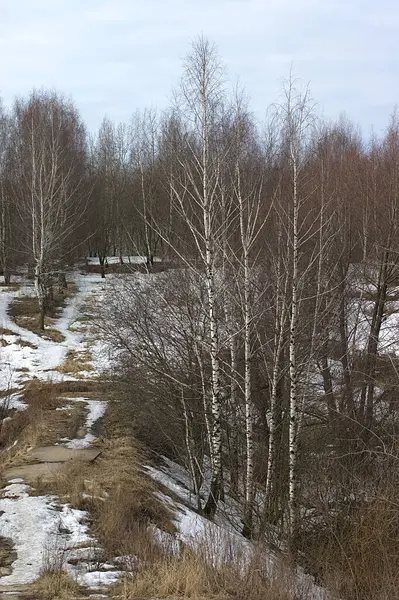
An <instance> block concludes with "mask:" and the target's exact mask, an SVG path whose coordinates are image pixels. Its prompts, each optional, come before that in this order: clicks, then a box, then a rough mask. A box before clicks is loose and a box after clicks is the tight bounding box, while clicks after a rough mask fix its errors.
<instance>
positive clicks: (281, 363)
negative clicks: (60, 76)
mask: <svg viewBox="0 0 399 600" xmlns="http://www.w3.org/2000/svg"><path fill="white" fill-rule="evenodd" d="M398 208H399V125H398V121H397V118H396V115H395V114H393V116H392V118H391V121H390V124H389V126H388V127H387V130H386V132H385V133H384V135H383V136H380V137H377V136H375V137H372V138H371V139H370V140H369V141H367V142H366V141H365V140H364V139H363V138H362V136H361V135H360V134H359V132H358V130H357V129H356V128H355V127H354V126H353V125H352V124H351V123H350V122H348V121H347V120H346V119H345V118H341V119H340V120H338V122H335V123H326V122H323V121H322V120H321V119H319V118H318V117H317V111H316V108H315V104H314V102H313V100H312V98H311V96H310V93H309V90H308V89H306V88H304V89H302V88H301V87H300V85H299V84H298V83H297V82H296V81H295V80H294V79H293V78H292V77H290V78H289V79H288V81H287V82H286V84H285V85H284V87H283V90H282V94H281V98H280V101H279V103H277V104H275V105H273V106H272V107H270V108H269V110H268V114H267V120H266V123H265V124H262V125H260V124H259V123H257V122H256V121H255V119H254V117H253V115H252V114H251V112H250V108H249V105H248V102H247V101H246V98H245V94H244V93H242V92H240V91H239V90H233V91H232V92H229V90H228V87H227V85H226V83H225V72H224V68H223V65H222V64H221V62H220V59H219V57H218V54H217V52H216V50H215V48H214V47H213V46H212V44H210V43H209V42H208V41H207V40H206V39H203V38H199V39H198V40H197V41H196V42H194V44H193V48H192V52H191V54H189V56H188V57H187V59H186V61H185V62H184V65H183V74H182V80H181V85H180V87H179V89H178V90H177V91H176V94H175V101H174V103H173V106H172V107H171V109H170V110H168V111H166V113H163V114H159V113H157V112H156V111H155V110H148V109H147V110H144V111H142V112H137V113H135V114H134V115H133V117H132V120H131V122H130V123H129V124H119V125H115V124H113V123H112V122H111V121H110V120H108V119H104V121H103V123H102V125H101V127H100V129H99V132H98V134H97V135H96V136H94V137H92V138H91V137H90V136H88V134H87V131H86V129H85V127H84V124H83V122H82V120H81V118H80V116H79V113H78V111H77V109H76V107H74V105H73V104H72V102H71V101H69V100H66V99H65V98H63V97H62V96H60V95H58V94H56V93H53V92H48V91H44V92H34V93H33V94H32V95H31V96H30V97H29V98H28V99H18V100H17V101H16V102H15V104H14V106H13V107H12V109H11V110H10V111H8V112H7V111H5V110H4V109H2V111H1V118H0V221H1V229H0V249H1V268H2V270H3V274H4V278H5V280H6V281H9V279H10V275H11V273H12V272H13V270H15V268H16V267H17V266H18V265H20V264H28V265H29V268H30V269H31V271H32V276H33V277H34V281H35V288H36V292H37V298H38V303H39V307H40V311H41V315H42V318H43V321H42V326H44V315H45V314H46V310H47V308H46V307H47V306H48V303H49V302H51V289H52V286H53V285H54V281H55V280H57V279H58V284H60V285H61V284H62V281H63V280H62V276H63V274H64V272H65V269H66V268H67V266H68V264H71V263H73V261H75V260H76V258H77V257H78V256H82V255H84V254H90V255H91V256H97V257H98V260H99V264H100V265H101V268H102V272H103V275H104V276H105V270H106V269H105V264H106V257H107V256H110V255H113V256H119V258H120V263H121V264H122V263H123V262H124V257H125V256H126V255H128V256H129V255H132V254H135V255H137V254H139V255H143V256H145V259H146V265H147V276H145V277H144V276H143V277H138V276H136V277H126V278H124V279H122V280H118V281H117V284H116V285H117V288H116V290H114V291H113V293H111V294H110V295H109V296H108V297H107V301H106V302H105V303H104V305H103V307H102V308H101V311H100V313H101V314H100V316H99V319H98V326H99V328H100V329H101V331H102V332H103V334H104V336H105V338H106V339H107V341H108V343H109V344H110V346H111V348H113V349H114V350H115V352H116V355H117V357H118V358H117V362H118V366H119V371H118V376H119V378H118V382H119V387H120V399H121V400H120V402H121V410H124V411H127V414H129V415H131V418H132V420H133V421H134V423H135V427H136V430H137V432H138V434H139V435H141V436H143V437H144V438H145V439H146V440H147V441H148V442H149V443H150V444H152V445H153V446H154V445H155V446H156V448H157V450H159V451H161V452H163V453H165V454H170V455H174V456H176V455H178V456H179V458H180V459H181V460H182V461H184V463H185V464H186V466H187V468H188V470H189V472H190V473H191V476H192V481H193V487H194V489H195V492H196V499H197V505H198V510H200V511H201V512H203V513H204V514H206V515H208V516H209V517H211V518H213V517H214V516H215V513H216V510H217V507H218V506H220V504H221V502H222V501H223V499H224V497H225V494H226V492H228V493H229V496H230V497H233V498H234V499H235V500H236V502H237V506H238V507H239V513H240V517H241V523H242V530H243V532H244V534H245V535H247V536H248V537H253V536H261V535H266V534H267V535H273V533H276V532H278V534H276V535H277V537H279V538H280V537H281V536H283V537H285V538H286V539H287V540H288V541H289V544H290V547H291V549H292V550H293V551H295V552H302V553H306V554H307V555H309V556H311V557H312V561H313V562H312V564H313V567H314V568H315V570H317V569H319V570H320V569H322V567H321V566H320V554H321V553H323V552H327V547H328V546H329V545H330V546H333V547H334V549H335V552H336V557H341V558H340V560H342V569H343V571H345V567H348V564H347V563H345V560H346V559H345V557H347V553H348V548H349V547H350V548H351V550H350V551H351V552H352V553H353V554H356V551H358V552H365V553H367V551H366V550H365V549H364V548H365V545H364V546H362V549H361V550H360V549H358V550H355V549H354V548H353V539H354V537H353V536H355V530H356V532H357V533H358V532H359V530H361V527H362V526H363V525H364V522H365V520H366V521H367V518H369V515H370V514H374V513H372V510H377V509H378V511H380V512H378V515H379V519H380V522H381V523H383V526H384V527H386V531H385V533H386V536H387V539H391V537H390V536H391V534H392V532H393V529H394V528H395V527H397V524H398V519H397V510H396V513H395V511H394V512H392V510H393V508H392V507H393V503H394V490H395V486H396V485H397V483H398V482H397V473H398V469H397V464H398V454H397V432H398V403H397V396H396V394H397V386H398V369H399V363H398V359H397V353H396V348H397V340H398V334H399V328H398V322H397V320H396V319H395V314H396V310H397V309H396V305H395V302H397V300H398V298H399V296H398V293H399V278H398V258H399V247H398V246H399V238H398V227H399V215H398ZM155 257H158V258H161V259H163V267H164V269H165V270H164V271H163V272H161V273H157V274H152V271H153V269H154V258H155ZM132 390H133V391H132ZM124 414H125V413H124ZM208 475H209V476H208ZM204 494H205V495H204ZM393 515H395V516H393ZM370 527H371V523H370ZM375 539H376V538H375ZM375 539H374V538H373V541H374V542H375ZM331 540H333V541H331ZM370 547H371V548H373V549H374V550H373V551H372V552H371V554H375V545H374V546H373V544H371V546H370ZM368 556H369V555H367V557H368ZM382 556H383V555H382ZM374 558H375V557H374ZM385 558H386V557H385V556H384V558H381V565H380V566H379V571H380V574H381V581H380V583H379V585H383V584H384V581H385V582H386V581H387V580H388V579H389V577H390V579H389V581H392V580H393V579H392V578H393V577H394V575H393V573H394V572H395V571H394V569H392V567H394V565H395V563H394V561H390V564H388V561H386V560H385ZM337 560H338V559H337ZM365 560H366V559H365V556H364V555H363V554H362V556H361V557H360V558H359V564H361V565H363V567H362V568H363V571H362V575H361V576H360V575H359V576H358V577H357V578H355V575H353V565H352V566H351V573H352V575H353V577H352V579H351V583H350V584H349V583H348V582H346V583H345V585H347V586H348V589H349V588H350V590H352V588H351V587H350V586H351V585H352V586H354V585H356V586H357V587H356V590H357V591H356V593H358V590H359V589H362V588H361V586H362V585H363V586H364V585H366V584H365V583H364V582H365V577H364V564H365ZM323 564H324V563H323ZM315 565H316V566H315ZM323 568H324V567H323ZM390 569H392V573H391V571H389V570H390ZM388 571H389V573H388ZM323 574H324V575H325V573H323ZM388 575H389V577H388ZM354 581H355V583H354ZM342 585H344V583H342ZM359 586H360V587H359ZM392 589H394V588H392ZM343 591H344V592H345V591H346V590H345V589H344V590H343ZM341 592H342V589H341ZM348 593H349V592H348ZM351 593H352V591H351ZM353 593H354V592H353ZM359 593H360V596H355V595H353V596H348V597H371V596H367V593H369V592H368V591H367V590H365V589H363V591H362V592H359ZM362 594H363V595H362Z"/></svg>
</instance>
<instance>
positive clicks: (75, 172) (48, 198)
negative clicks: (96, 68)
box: [12, 91, 86, 329]
mask: <svg viewBox="0 0 399 600" xmlns="http://www.w3.org/2000/svg"><path fill="white" fill-rule="evenodd" d="M12 143H13V195H14V202H15V205H16V208H17V211H18V214H19V228H20V230H21V232H22V234H23V238H22V239H23V244H24V252H25V255H26V258H27V260H28V262H29V263H30V264H31V265H32V266H33V270H34V282H35V289H36V295H37V299H38V303H39V310H40V324H39V325H40V328H41V329H44V319H45V315H46V313H47V310H48V308H49V303H50V302H51V290H52V283H53V278H54V277H55V276H57V275H59V274H60V273H62V272H63V270H64V268H65V265H66V264H67V263H68V261H69V260H70V259H71V257H72V256H73V255H74V251H75V249H76V247H77V246H79V244H80V243H81V240H80V239H79V237H78V235H79V232H80V230H81V225H82V222H83V218H84V212H85V207H86V198H85V191H86V190H85V186H84V178H85V174H84V169H85V160H86V138H85V129H84V126H83V124H82V122H81V120H80V117H79V114H78V113H77V111H76V109H75V107H74V106H73V104H71V103H70V102H69V101H67V100H65V99H64V98H62V97H61V96H59V95H57V94H55V93H53V92H46V91H43V92H33V93H32V94H31V95H30V97H29V98H27V99H23V98H22V99H18V100H17V101H16V102H15V105H14V109H13V140H12Z"/></svg>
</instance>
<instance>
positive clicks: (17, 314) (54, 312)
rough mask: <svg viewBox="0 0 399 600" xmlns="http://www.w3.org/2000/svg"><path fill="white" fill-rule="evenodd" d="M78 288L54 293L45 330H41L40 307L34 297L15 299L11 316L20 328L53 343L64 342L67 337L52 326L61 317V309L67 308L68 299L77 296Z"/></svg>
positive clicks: (71, 285)
mask: <svg viewBox="0 0 399 600" xmlns="http://www.w3.org/2000/svg"><path fill="white" fill-rule="evenodd" d="M76 291H77V287H76V285H75V284H74V283H70V284H69V285H68V290H66V292H65V293H63V294H60V293H57V292H54V300H53V303H52V306H51V309H50V310H49V313H48V315H47V316H46V318H45V323H44V324H45V330H44V331H42V330H41V329H39V306H38V302H37V298H35V297H32V296H20V297H15V298H14V299H13V300H12V302H11V304H10V306H9V311H8V312H9V315H10V316H11V317H12V318H13V319H14V321H15V323H16V324H17V325H19V326H20V327H24V328H25V329H28V330H29V331H32V332H33V333H36V334H37V335H40V336H42V337H44V338H47V339H50V340H52V341H53V342H63V341H64V340H65V336H64V335H63V334H62V333H61V332H60V331H58V330H57V329H54V327H52V325H53V324H54V320H55V319H56V318H57V317H58V316H59V314H60V312H61V309H62V308H63V307H64V306H65V302H66V300H67V298H70V297H72V296H73V295H74V294H76Z"/></svg>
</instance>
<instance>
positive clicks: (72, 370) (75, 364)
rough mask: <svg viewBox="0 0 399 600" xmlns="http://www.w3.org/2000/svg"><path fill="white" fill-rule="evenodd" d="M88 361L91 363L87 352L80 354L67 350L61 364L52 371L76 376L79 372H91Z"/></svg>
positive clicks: (91, 367)
mask: <svg viewBox="0 0 399 600" xmlns="http://www.w3.org/2000/svg"><path fill="white" fill-rule="evenodd" d="M89 361H91V353H90V352H89V351H88V350H86V351H81V352H78V351H77V350H69V351H68V353H67V355H66V358H65V361H64V362H63V364H62V365H60V366H59V367H56V368H55V369H54V370H55V371H58V372H59V373H68V374H71V375H76V376H78V375H79V373H80V372H81V371H93V366H92V365H91V364H90V362H89Z"/></svg>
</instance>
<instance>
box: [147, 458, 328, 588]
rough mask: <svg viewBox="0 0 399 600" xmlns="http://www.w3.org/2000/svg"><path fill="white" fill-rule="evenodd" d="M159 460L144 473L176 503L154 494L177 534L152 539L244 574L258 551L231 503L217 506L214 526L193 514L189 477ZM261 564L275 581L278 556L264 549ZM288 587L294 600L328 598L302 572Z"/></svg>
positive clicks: (227, 498) (230, 500)
mask: <svg viewBox="0 0 399 600" xmlns="http://www.w3.org/2000/svg"><path fill="white" fill-rule="evenodd" d="M163 460H164V465H163V466H162V468H159V469H157V468H154V467H150V466H146V467H145V469H146V470H147V471H148V473H149V474H150V475H151V477H152V478H153V479H155V480H156V481H158V482H159V483H161V484H162V485H163V486H164V487H166V488H167V489H168V490H170V491H171V492H172V493H173V494H174V495H176V496H177V497H178V498H179V500H180V502H179V501H175V500H172V499H171V498H170V497H168V496H166V495H165V494H163V493H161V492H159V493H158V495H159V496H160V498H161V499H162V500H163V501H164V502H167V504H168V505H169V506H170V507H171V508H172V509H173V510H174V512H175V515H176V518H175V526H176V528H177V534H176V537H175V538H174V539H173V540H171V536H170V535H169V534H165V532H161V531H160V530H158V531H156V532H155V539H156V540H157V541H158V542H159V543H161V544H162V545H164V546H165V547H166V548H167V549H169V551H171V552H177V551H178V550H179V543H180V542H183V543H184V544H186V545H187V546H189V547H190V548H192V549H193V550H199V549H200V550H201V551H202V552H203V551H204V549H205V552H206V557H207V559H208V560H210V561H211V562H212V564H214V565H216V566H217V565H222V564H223V561H227V562H230V561H233V562H234V563H235V565H236V567H237V568H242V569H243V570H244V569H245V568H246V567H247V566H248V565H249V564H250V561H251V558H252V556H253V555H254V554H256V553H258V552H259V548H257V547H256V546H255V545H254V544H253V543H252V542H251V541H249V540H248V539H246V538H244V537H243V536H242V535H241V533H240V532H239V530H238V527H237V517H236V514H235V513H236V507H235V502H234V501H233V500H232V499H230V498H229V497H228V496H227V497H226V502H225V503H223V502H220V509H219V511H218V513H217V515H216V519H215V522H212V521H209V520H208V519H206V518H205V517H203V516H201V515H199V514H198V513H197V512H196V511H195V510H194V501H195V496H194V493H193V490H192V487H191V479H190V475H189V473H188V472H187V471H186V470H185V469H184V468H183V467H182V466H181V465H178V464H177V463H175V462H173V461H171V460H169V459H167V458H165V457H163ZM205 487H207V486H205ZM204 491H205V490H204ZM230 517H232V519H230ZM263 561H264V568H265V571H266V572H267V573H268V574H269V575H270V577H274V576H276V577H279V575H280V573H281V570H280V560H279V556H278V554H277V553H276V552H273V551H272V550H271V549H266V551H265V552H264V554H263ZM292 585H293V596H294V595H295V597H305V598H306V599H307V600H328V599H329V598H330V597H329V595H328V593H327V591H326V590H324V589H323V588H320V587H319V586H317V585H316V584H315V583H314V580H313V578H312V577H311V576H310V575H307V574H305V573H304V572H303V570H302V569H297V572H296V576H295V577H294V578H293V584H292Z"/></svg>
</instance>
